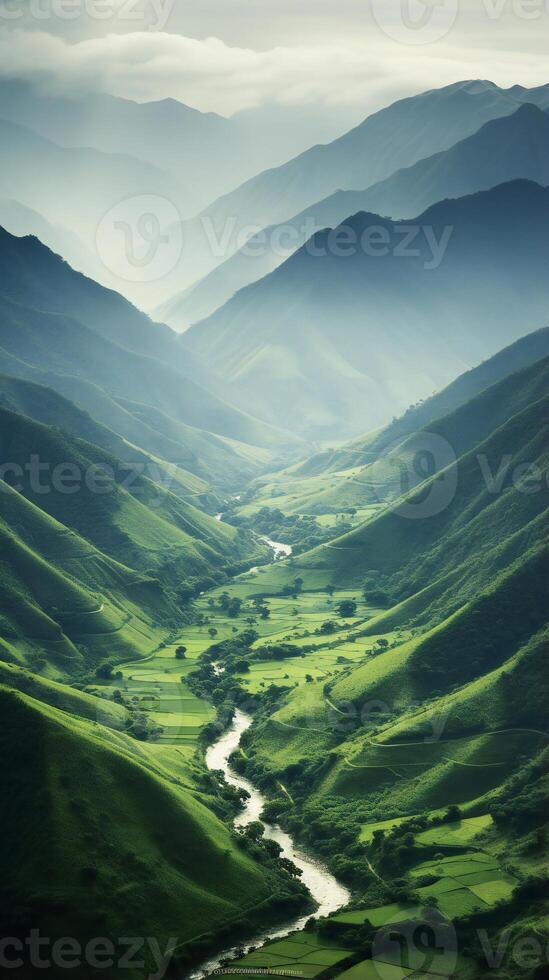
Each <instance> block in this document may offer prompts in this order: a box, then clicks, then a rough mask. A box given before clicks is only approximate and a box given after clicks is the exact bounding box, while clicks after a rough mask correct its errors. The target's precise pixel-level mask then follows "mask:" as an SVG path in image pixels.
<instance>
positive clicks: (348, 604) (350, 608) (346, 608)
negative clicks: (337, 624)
mask: <svg viewBox="0 0 549 980" xmlns="http://www.w3.org/2000/svg"><path fill="white" fill-rule="evenodd" d="M337 611H338V613H339V615H340V616H341V618H342V619H350V617H351V616H355V615H356V602H355V600H354V599H344V600H343V602H340V603H339V606H338V607H337Z"/></svg>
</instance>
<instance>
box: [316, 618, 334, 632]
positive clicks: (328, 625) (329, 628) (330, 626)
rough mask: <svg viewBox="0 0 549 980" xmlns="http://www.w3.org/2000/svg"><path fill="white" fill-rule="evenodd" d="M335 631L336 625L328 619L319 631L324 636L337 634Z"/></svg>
mask: <svg viewBox="0 0 549 980" xmlns="http://www.w3.org/2000/svg"><path fill="white" fill-rule="evenodd" d="M335 631H336V624H335V623H334V622H332V620H331V619H328V620H326V622H325V623H322V626H321V627H320V630H319V632H320V633H322V634H323V635H324V636H329V635H330V634H331V633H335Z"/></svg>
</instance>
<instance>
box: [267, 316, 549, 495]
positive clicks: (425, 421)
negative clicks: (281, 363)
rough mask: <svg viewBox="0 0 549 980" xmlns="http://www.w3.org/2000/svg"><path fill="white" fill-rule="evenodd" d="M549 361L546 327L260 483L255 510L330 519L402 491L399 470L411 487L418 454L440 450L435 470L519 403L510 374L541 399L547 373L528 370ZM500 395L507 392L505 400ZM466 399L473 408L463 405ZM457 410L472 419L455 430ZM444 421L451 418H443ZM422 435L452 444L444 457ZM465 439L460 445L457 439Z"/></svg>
mask: <svg viewBox="0 0 549 980" xmlns="http://www.w3.org/2000/svg"><path fill="white" fill-rule="evenodd" d="M548 356H549V328H547V327H545V328H543V329H541V330H537V331H535V332H534V333H532V334H528V335H527V336H526V337H522V338H521V339H520V340H517V341H516V342H515V343H514V344H511V345H510V346H509V347H506V348H505V349H504V350H502V351H500V352H499V353H498V354H495V355H494V357H491V358H488V360H486V361H483V362H482V363H481V364H480V365H478V367H475V368H473V369H472V370H471V371H467V372H466V373H465V374H463V375H461V376H460V377H459V378H457V379H456V381H454V382H452V384H450V385H448V387H447V388H444V389H443V390H442V391H440V392H438V393H437V394H436V395H433V396H432V398H428V399H427V400H426V401H424V402H420V403H419V404H418V405H415V406H413V407H411V408H410V409H408V411H406V412H405V413H404V415H402V416H400V418H398V419H394V420H393V421H392V422H390V423H389V425H387V426H385V428H383V429H381V430H378V431H375V432H370V433H368V434H367V435H365V436H361V437H360V438H359V439H356V440H353V441H352V442H350V443H348V444H346V445H344V446H341V448H338V449H326V450H323V451H322V452H319V453H316V454H315V455H314V456H311V457H310V458H309V459H307V460H305V461H304V462H302V463H296V464H294V465H293V466H291V467H289V468H288V469H286V470H283V471H282V472H280V473H274V474H271V475H268V476H266V477H265V478H259V479H258V480H257V482H256V488H257V489H256V491H255V493H254V498H253V501H254V506H260V505H261V501H262V500H265V501H272V500H274V499H276V504H277V506H278V507H280V508H281V509H282V510H283V511H284V513H287V514H311V513H313V514H326V513H327V514H330V513H341V512H342V511H345V510H348V509H349V508H351V507H355V508H356V507H362V508H363V507H368V506H369V505H376V504H377V505H379V504H381V503H383V502H386V501H387V500H389V499H391V498H392V497H393V496H394V494H395V493H396V494H398V493H400V492H401V490H402V484H400V482H399V479H398V474H399V473H400V472H402V470H401V467H403V468H404V470H405V471H406V472H407V478H408V480H410V481H411V484H412V485H414V484H416V483H417V482H418V480H421V479H423V476H424V472H425V471H424V469H422V467H421V466H420V465H417V462H416V465H414V459H416V461H417V460H418V459H419V457H420V455H421V453H422V452H423V453H425V452H428V451H429V450H431V451H433V450H435V451H438V453H439V456H438V458H437V463H436V465H437V467H440V466H441V465H443V464H444V462H445V461H446V462H450V461H451V459H452V458H453V454H455V452H457V451H461V452H463V451H464V449H466V448H467V446H468V445H469V446H470V445H471V441H474V440H478V439H479V438H480V437H481V435H482V434H483V433H484V434H486V433H487V432H488V431H489V428H490V425H491V424H493V423H494V421H495V420H498V419H499V420H503V419H505V418H508V417H509V415H510V414H512V412H513V411H516V410H518V407H520V406H521V405H524V392H523V391H521V390H520V389H518V388H517V382H518V377H517V378H512V377H511V375H515V374H517V375H518V372H519V371H521V369H522V371H523V374H522V375H521V377H522V378H523V379H527V378H528V376H530V377H531V378H532V381H533V383H534V384H536V378H537V379H538V382H537V390H538V392H539V397H541V396H542V395H543V393H544V385H545V384H546V383H547V381H548V380H549V379H548V378H547V377H546V374H547V372H546V371H545V372H542V371H540V370H539V369H538V368H537V367H534V368H533V370H532V371H531V372H530V375H528V373H527V372H526V368H529V367H532V366H534V365H536V362H537V361H541V360H543V359H544V358H545V359H546V358H547V357H548ZM545 363H547V362H545ZM505 378H508V379H509V381H508V384H507V385H505V386H504V387H503V386H502V387H501V388H497V389H494V391H493V392H492V395H489V394H488V393H487V394H486V397H485V398H478V397H475V396H477V395H480V394H481V393H482V392H483V391H486V389H488V388H490V387H491V386H492V385H497V383H498V382H499V381H503V380H504V379H505ZM499 391H501V392H503V391H506V393H507V394H506V400H505V402H503V403H502V401H501V399H500V397H499V395H498V392H499ZM467 402H471V404H470V405H466V403H467ZM462 406H464V412H463V421H464V423H465V419H466V418H468V419H469V421H468V422H467V423H466V428H465V430H464V432H463V433H460V431H459V420H460V418H461V413H460V412H458V411H457V410H458V409H460V408H461V407H462ZM485 413H486V414H485ZM445 416H450V418H448V419H445ZM453 416H455V417H453ZM425 430H427V432H434V433H436V434H437V435H441V436H442V437H443V438H444V439H445V440H446V441H447V442H448V440H449V441H450V443H451V446H450V448H449V450H448V449H447V451H446V452H445V450H444V444H443V443H442V444H438V445H436V443H435V442H432V443H431V445H430V444H429V437H428V436H427V438H426V437H425ZM465 435H466V441H465V442H464V441H463V438H462V436H465ZM467 439H468V440H470V441H469V442H467ZM456 440H457V441H456ZM422 474H423V475H422Z"/></svg>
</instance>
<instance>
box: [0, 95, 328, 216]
mask: <svg viewBox="0 0 549 980" xmlns="http://www.w3.org/2000/svg"><path fill="white" fill-rule="evenodd" d="M0 103H1V105H2V109H1V112H0V115H1V116H2V117H3V118H4V119H6V120H10V121H11V122H13V123H18V124H19V125H22V126H25V127H27V128H29V129H32V130H33V131H34V132H35V133H37V134H39V135H41V136H42V137H44V138H45V139H47V140H50V141H53V142H54V143H57V144H60V145H61V146H63V147H73V148H74V147H81V148H82V147H92V148H93V149H95V150H100V151H101V152H102V153H105V154H117V155H118V154H123V155H129V156H131V157H133V158H136V159H138V160H140V161H143V162H144V163H148V164H151V165H152V166H154V167H155V168H158V169H160V170H162V171H167V172H168V173H169V174H170V176H171V178H172V179H173V180H176V181H177V186H178V188H179V201H180V204H181V209H182V215H183V216H184V217H187V216H188V217H191V216H192V215H194V214H196V213H197V212H198V211H200V210H201V209H202V208H203V207H205V206H206V205H207V204H209V203H210V202H211V201H212V200H214V199H215V198H217V197H218V196H219V195H220V194H224V193H226V192H228V191H230V190H232V189H233V188H234V187H236V186H238V185H239V184H241V183H242V182H243V181H244V180H247V179H248V178H250V177H252V176H253V175H254V174H256V173H258V172H259V171H260V170H263V169H264V168H265V167H267V166H276V165H279V164H282V163H284V162H285V161H286V160H287V159H288V158H289V157H290V156H293V155H295V153H298V152H300V151H301V150H303V149H305V148H306V147H308V146H309V145H310V144H311V142H314V141H315V139H318V137H319V135H324V134H326V135H327V136H329V137H330V138H331V137H332V135H333V134H335V133H339V132H340V131H341V130H342V129H343V128H344V119H343V120H340V119H337V116H336V114H335V113H334V114H333V116H334V118H333V119H332V120H331V121H330V123H329V124H328V125H327V124H326V113H325V112H322V113H318V118H315V117H314V114H311V113H303V111H302V110H298V109H296V110H293V111H292V110H291V109H289V108H288V109H284V110H278V111H276V110H274V109H273V110H264V109H261V110H246V111H242V112H239V113H237V114H236V115H235V116H234V117H233V118H230V119H227V118H225V117H223V116H220V115H218V114H217V113H215V112H199V111H198V110H196V109H193V108H191V107H190V106H187V105H185V104H184V103H182V102H179V101H178V100H176V99H163V100H161V101H155V102H134V101H132V100H129V99H122V98H118V97H116V96H112V95H107V94H95V93H94V94H86V95H77V94H75V95H74V96H69V97H67V96H62V95H52V94H48V95H46V94H44V93H43V92H40V91H39V90H37V88H36V87H33V86H30V85H28V84H26V83H25V82H22V81H15V80H3V81H2V82H0ZM344 118H345V117H344ZM220 159H222V160H223V165H222V166H220Z"/></svg>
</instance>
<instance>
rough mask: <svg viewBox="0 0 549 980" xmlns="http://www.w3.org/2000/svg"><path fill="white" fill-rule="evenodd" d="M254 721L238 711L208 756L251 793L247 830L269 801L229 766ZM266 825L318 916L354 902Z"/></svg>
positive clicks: (284, 929) (274, 933) (210, 966)
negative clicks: (297, 874)
mask: <svg viewBox="0 0 549 980" xmlns="http://www.w3.org/2000/svg"><path fill="white" fill-rule="evenodd" d="M252 720H253V719H252V718H251V717H250V716H249V715H246V714H244V712H242V711H239V710H238V709H237V710H236V711H235V716H234V720H233V723H232V725H231V727H230V728H229V730H228V731H227V732H225V733H224V734H223V735H222V736H221V737H220V738H219V739H218V740H217V742H215V743H214V744H213V745H211V746H210V748H209V749H208V751H207V753H206V764H207V766H208V768H209V769H212V770H222V771H223V773H224V774H225V779H226V780H227V782H228V783H230V784H231V786H235V787H237V788H238V789H245V790H246V792H247V793H249V799H248V800H247V801H246V806H245V809H244V810H243V812H242V813H241V814H239V816H238V817H237V818H236V820H235V826H236V827H245V826H246V825H247V824H249V823H252V822H253V821H254V820H259V815H260V813H261V811H262V809H263V806H264V804H265V802H266V800H265V797H264V796H263V795H262V794H261V793H260V792H259V790H258V789H256V788H255V786H254V785H253V784H252V783H251V782H250V781H249V780H248V779H245V778H244V777H243V776H239V775H237V773H235V772H234V771H233V769H232V768H231V766H230V764H229V758H230V756H231V754H232V752H234V750H235V749H236V748H237V747H238V744H239V742H240V738H241V736H242V734H243V732H245V731H246V730H247V729H248V728H249V727H250V725H251V724H252ZM263 826H264V827H265V837H267V838H269V839H270V840H274V841H276V842H277V844H279V846H280V847H281V848H282V856H283V857H285V858H289V860H290V861H293V863H294V864H296V865H297V867H298V868H301V871H302V875H301V881H302V882H303V883H304V884H305V885H306V886H307V888H308V889H309V891H310V893H311V895H312V896H313V898H314V899H315V901H316V902H317V903H318V909H317V911H316V912H315V915H319V916H324V915H330V913H332V912H336V911H337V910H338V909H340V908H342V907H343V906H344V905H347V903H348V902H349V901H350V893H349V891H348V890H347V889H346V888H345V887H344V886H343V885H341V884H340V883H339V882H338V881H337V880H336V878H334V876H333V875H332V874H331V873H330V872H329V871H328V869H327V868H326V867H325V866H324V865H323V864H322V863H321V862H320V861H317V860H315V858H312V857H310V856H309V855H308V854H304V853H303V851H300V850H299V848H297V847H296V846H295V844H294V842H293V840H292V838H291V837H290V835H289V834H287V833H285V831H284V830H282V828H281V827H278V826H277V825H276V824H273V825H271V824H267V823H264V824H263ZM310 914H311V913H309V914H308V915H304V916H300V917H299V918H297V919H293V920H292V921H291V922H287V923H286V924H285V925H277V926H273V928H271V929H269V928H267V929H265V930H264V931H263V932H260V933H258V934H257V935H256V936H254V937H253V939H252V940H250V941H248V943H247V944H244V946H242V944H241V943H239V945H238V946H235V947H232V948H230V949H224V950H223V951H222V952H220V953H218V954H217V955H216V956H215V957H214V958H212V959H210V960H208V961H207V962H206V963H203V964H202V965H201V966H200V967H199V968H198V969H197V970H195V972H193V973H191V975H190V976H191V978H194V980H198V978H200V977H206V976H208V974H209V973H212V972H213V971H214V970H217V969H219V967H220V965H221V962H220V961H221V960H224V959H226V958H228V957H230V956H234V955H235V954H236V953H237V951H238V950H240V949H242V948H244V949H249V948H250V946H254V947H256V946H260V945H261V944H262V943H265V942H267V940H269V939H278V938H281V937H283V936H287V935H288V934H289V933H291V932H295V931H296V930H297V929H302V928H303V926H304V925H305V923H306V922H307V920H308V918H309V917H310Z"/></svg>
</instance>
